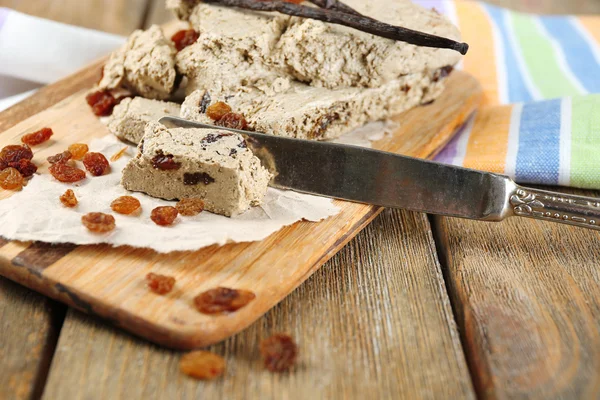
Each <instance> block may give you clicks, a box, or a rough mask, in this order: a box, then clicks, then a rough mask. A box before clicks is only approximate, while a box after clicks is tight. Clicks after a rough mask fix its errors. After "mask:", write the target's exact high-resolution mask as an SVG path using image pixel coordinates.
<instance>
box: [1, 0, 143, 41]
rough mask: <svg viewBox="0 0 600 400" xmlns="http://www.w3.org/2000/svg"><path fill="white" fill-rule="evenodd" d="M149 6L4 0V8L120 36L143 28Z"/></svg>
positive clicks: (94, 0)
mask: <svg viewBox="0 0 600 400" xmlns="http://www.w3.org/2000/svg"><path fill="white" fill-rule="evenodd" d="M147 5H148V0H110V1H106V0H85V1H81V0H52V1H47V0H27V1H20V0H0V7H8V8H12V9H14V10H17V11H20V12H24V13H26V14H30V15H34V16H37V17H42V18H46V19H51V20H54V21H58V22H64V23H67V24H71V25H78V26H82V27H85V28H91V29H97V30H101V31H105V32H110V33H116V34H119V35H128V34H130V33H131V32H132V31H133V30H135V29H138V28H140V27H142V26H143V24H144V18H145V16H146V7H147Z"/></svg>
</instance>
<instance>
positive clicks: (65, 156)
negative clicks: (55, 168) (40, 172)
mask: <svg viewBox="0 0 600 400" xmlns="http://www.w3.org/2000/svg"><path fill="white" fill-rule="evenodd" d="M72 157H73V154H71V152H70V151H69V150H65V151H63V152H62V153H58V154H55V155H53V156H50V157H48V158H47V159H46V160H48V162H49V163H50V164H56V163H59V162H67V161H69V160H70V159H71V158H72Z"/></svg>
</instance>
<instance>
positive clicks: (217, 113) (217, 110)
mask: <svg viewBox="0 0 600 400" xmlns="http://www.w3.org/2000/svg"><path fill="white" fill-rule="evenodd" d="M230 112H231V107H229V105H228V104H227V103H223V102H222V101H217V102H216V103H215V104H213V105H211V106H210V107H208V108H207V109H206V115H208V116H209V118H211V119H212V120H213V121H218V120H220V119H221V118H223V117H224V116H225V115H226V114H229V113H230Z"/></svg>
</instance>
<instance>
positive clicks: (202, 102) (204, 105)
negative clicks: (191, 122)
mask: <svg viewBox="0 0 600 400" xmlns="http://www.w3.org/2000/svg"><path fill="white" fill-rule="evenodd" d="M211 101H212V99H211V98H210V93H209V92H208V91H206V92H204V94H203V95H202V100H200V113H201V114H204V113H206V109H207V108H208V106H209V105H210V102H211Z"/></svg>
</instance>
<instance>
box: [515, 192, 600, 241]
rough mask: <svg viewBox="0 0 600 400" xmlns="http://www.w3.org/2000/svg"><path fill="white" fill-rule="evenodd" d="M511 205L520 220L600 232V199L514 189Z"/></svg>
mask: <svg viewBox="0 0 600 400" xmlns="http://www.w3.org/2000/svg"><path fill="white" fill-rule="evenodd" d="M510 205H511V207H512V210H513V213H514V215H517V216H519V217H526V218H534V219H542V220H546V221H553V222H561V223H563V224H569V225H576V226H580V227H583V228H590V229H596V230H600V199H595V198H592V197H583V196H573V195H569V194H562V193H556V192H546V191H544V190H537V189H529V188H524V187H520V186H517V188H516V190H515V191H514V192H513V193H512V194H511V196H510Z"/></svg>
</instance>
